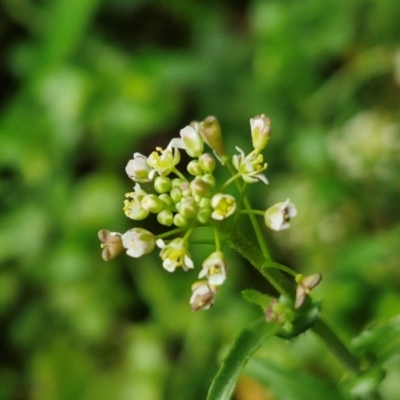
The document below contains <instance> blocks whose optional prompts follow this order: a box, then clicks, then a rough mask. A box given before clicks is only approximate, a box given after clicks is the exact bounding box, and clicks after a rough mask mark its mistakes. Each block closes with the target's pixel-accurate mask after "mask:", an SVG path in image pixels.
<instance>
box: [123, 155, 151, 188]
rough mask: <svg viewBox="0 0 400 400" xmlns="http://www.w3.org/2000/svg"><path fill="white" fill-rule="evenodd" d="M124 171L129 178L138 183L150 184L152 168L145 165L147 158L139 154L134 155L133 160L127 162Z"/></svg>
mask: <svg viewBox="0 0 400 400" xmlns="http://www.w3.org/2000/svg"><path fill="white" fill-rule="evenodd" d="M125 171H126V173H127V175H128V176H129V178H131V179H132V180H134V181H135V182H138V183H143V182H150V181H151V178H150V177H149V175H150V172H151V171H152V168H151V167H150V166H149V165H148V164H147V157H146V156H144V155H143V154H140V153H134V154H133V159H131V160H129V162H128V164H127V166H126V168H125Z"/></svg>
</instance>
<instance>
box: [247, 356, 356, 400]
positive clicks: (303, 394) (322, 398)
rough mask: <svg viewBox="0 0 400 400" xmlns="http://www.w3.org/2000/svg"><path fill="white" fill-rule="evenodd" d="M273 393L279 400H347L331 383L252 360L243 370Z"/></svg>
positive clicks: (265, 361)
mask: <svg viewBox="0 0 400 400" xmlns="http://www.w3.org/2000/svg"><path fill="white" fill-rule="evenodd" d="M244 372H245V373H246V374H248V375H249V376H250V377H252V378H254V379H256V380H257V381H259V382H260V383H262V384H263V385H264V386H266V387H268V388H269V389H271V390H272V392H274V394H275V395H276V396H277V398H279V400H293V399H296V400H326V399H327V398H329V399H335V400H348V399H349V397H347V396H346V395H345V394H344V392H343V391H342V390H341V389H340V387H338V386H337V385H334V384H333V383H330V382H328V381H324V380H322V379H320V378H317V377H315V376H313V375H311V374H308V373H306V372H304V371H299V370H294V369H292V368H290V369H289V368H284V367H280V366H277V365H276V364H275V363H273V362H271V361H269V360H264V359H259V358H253V359H251V360H250V361H249V363H248V364H247V365H246V368H245V370H244Z"/></svg>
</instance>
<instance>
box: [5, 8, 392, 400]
mask: <svg viewBox="0 0 400 400" xmlns="http://www.w3.org/2000/svg"><path fill="white" fill-rule="evenodd" d="M399 21H400V6H399V3H398V0H385V1H381V0H353V1H348V0H325V1H323V2H321V1H319V0H303V1H296V0H269V1H262V0H241V1H235V2H233V1H228V0H224V1H218V2H217V1H210V0H208V1H200V0H197V1H183V0H173V1H161V0H154V1H148V0H142V1H140V0H137V1H135V0H113V1H111V0H108V1H107V0H104V1H100V0H0V88H1V93H0V323H1V327H0V399H4V400H6V399H7V400H8V399H12V400H23V399H24V400H25V399H32V400H59V399H60V400H69V399H73V400H80V399H82V400H91V399H96V400H103V399H104V400H109V399H116V400H136V399H139V400H142V399H143V400H161V399H162V400H164V399H165V400H169V399H176V400H180V399H182V400H186V399H191V400H192V399H193V400H203V399H204V398H205V396H206V392H207V388H208V386H209V384H210V382H211V379H212V377H213V375H214V374H215V372H216V370H217V368H218V365H219V363H220V360H221V357H222V356H223V353H224V351H225V350H226V348H227V347H229V345H230V343H231V342H232V340H233V338H234V337H235V336H236V335H237V334H238V332H239V331H240V329H241V328H243V327H244V326H246V325H247V324H248V323H249V322H251V321H252V320H254V319H255V318H256V317H257V316H258V315H259V313H258V310H257V309H255V308H254V306H252V305H249V304H247V303H245V301H244V300H243V299H242V297H241V295H240V291H241V290H243V289H245V288H250V287H253V288H257V289H259V290H266V288H268V286H267V284H265V283H262V282H260V279H259V278H260V277H259V275H258V273H257V272H256V271H255V270H253V268H252V267H251V266H250V265H248V264H247V263H246V262H244V261H243V260H242V259H241V258H240V257H239V256H236V255H235V254H234V253H233V252H229V251H228V257H229V262H230V270H229V279H228V280H227V282H226V284H225V285H224V286H223V288H222V289H221V291H220V293H219V294H218V298H217V301H216V304H215V306H214V307H213V308H212V309H211V310H209V311H208V312H198V313H192V312H190V308H189V304H188V301H189V297H190V285H191V283H192V282H193V281H194V280H196V276H197V273H196V272H188V273H187V274H184V273H183V272H182V271H177V272H176V273H175V274H169V273H168V272H166V271H165V270H163V269H162V267H161V263H160V260H159V258H158V256H157V254H156V253H157V252H156V253H154V254H152V255H150V256H146V257H145V258H143V259H139V260H134V259H131V258H129V257H126V256H122V257H120V258H118V259H116V260H114V261H111V262H109V263H105V262H104V261H103V260H102V259H101V250H100V247H99V242H98V238H97V231H98V230H99V229H102V228H107V229H110V230H111V231H119V232H124V231H125V230H127V229H129V228H130V227H132V223H131V222H132V221H129V220H128V219H127V218H126V217H125V216H124V214H123V212H122V203H123V198H124V194H125V193H126V192H128V191H131V189H132V181H130V180H129V178H128V177H127V176H126V174H125V171H124V168H125V165H126V163H127V161H128V160H129V159H130V158H131V157H132V154H133V152H135V151H139V152H142V153H144V154H149V153H150V152H151V151H152V150H153V148H154V147H155V145H156V144H157V145H161V146H164V145H166V144H167V143H168V141H169V140H170V139H171V138H172V137H176V136H177V135H178V133H179V130H180V129H181V128H183V127H184V126H185V125H186V124H188V123H189V122H190V121H191V120H202V119H203V118H205V117H206V116H208V115H215V116H216V117H217V118H218V119H219V121H220V123H221V125H222V128H223V132H224V134H225V139H226V143H227V147H228V148H229V149H230V151H231V152H232V151H234V146H235V145H238V146H240V147H242V148H243V149H245V150H246V151H247V150H249V148H250V142H249V140H250V126H249V119H250V118H251V117H254V116H255V115H256V114H259V113H265V114H267V115H268V116H270V118H271V120H272V139H271V141H270V144H269V145H268V147H267V149H266V151H265V158H266V160H267V162H268V164H269V167H268V170H267V176H268V179H269V182H270V184H269V185H268V187H262V188H261V189H260V186H261V185H260V186H258V185H257V187H258V188H257V189H255V190H254V189H253V190H252V191H251V196H252V197H253V199H252V201H253V204H254V205H255V206H256V207H258V208H260V209H265V208H266V207H267V206H269V205H272V204H273V203H274V202H277V201H283V200H285V199H286V198H288V197H290V199H291V201H293V202H294V203H295V204H296V206H297V208H298V211H299V215H298V217H297V218H296V219H294V220H293V223H292V227H291V229H290V230H289V231H284V232H278V233H274V234H270V233H268V232H266V235H267V236H268V240H269V242H268V243H269V245H270V246H271V249H272V253H273V254H274V258H275V259H276V260H277V261H279V262H281V263H284V264H286V265H289V266H291V267H292V268H295V269H297V270H299V271H301V272H302V273H305V274H307V273H314V272H321V273H322V274H323V276H324V279H323V281H322V283H321V284H320V286H319V287H318V288H316V289H315V296H314V297H315V298H316V299H320V300H322V301H323V311H324V314H326V316H327V318H328V319H329V320H330V321H332V322H333V323H334V325H335V327H336V329H337V330H338V331H339V332H340V334H341V335H342V336H343V337H344V338H345V339H348V340H349V339H350V338H352V337H354V336H356V335H357V334H358V333H359V332H360V331H361V330H362V329H363V328H364V327H365V326H366V325H368V324H369V323H371V322H374V321H379V320H382V319H387V318H390V317H391V316H394V315H396V314H398V313H400V268H399V266H400V262H399V261H400V198H399V192H400V174H399V172H400V157H399V151H400V108H399V105H400V24H399ZM260 190H261V192H260ZM255 194H257V196H255ZM209 251H210V249H209V248H206V249H204V248H201V247H199V248H196V249H194V250H193V254H194V259H195V261H196V263H197V264H198V265H199V264H200V263H201V262H202V260H203V259H204V258H205V256H206V255H207V254H208V253H209ZM263 352H264V353H265V356H266V357H268V358H269V359H270V360H271V362H274V363H276V365H280V366H283V367H291V368H299V369H303V370H308V371H311V372H312V373H314V374H316V375H317V376H320V377H323V378H324V379H327V380H330V381H332V382H337V381H338V380H339V379H340V377H341V375H342V373H343V370H342V369H341V366H340V365H339V364H338V362H337V361H336V360H335V359H333V357H332V356H331V355H330V354H329V353H328V351H327V350H326V349H324V348H323V347H322V346H321V344H320V343H319V342H318V341H317V340H316V339H315V338H314V336H313V335H312V333H306V334H304V335H302V336H301V337H300V338H299V339H297V340H294V341H293V342H291V343H285V342H284V341H282V340H280V339H276V340H275V339H274V340H272V341H271V342H270V343H269V344H268V345H267V346H266V347H265V349H263ZM388 368H389V372H388V374H387V377H386V378H385V380H384V381H383V384H382V388H381V394H382V396H383V397H384V398H387V399H394V398H396V393H397V394H398V393H399V392H400V363H399V362H392V363H391V364H390V365H388ZM256 389H257V388H256ZM256 389H254V382H252V381H248V380H246V378H244V379H243V380H241V381H240V383H239V389H238V392H237V394H236V399H237V400H249V399H253V400H258V399H274V398H275V399H278V398H279V397H278V396H276V397H274V394H273V392H269V394H266V393H265V392H264V393H263V392H261V393H262V394H260V395H258V394H256V391H254V392H253V390H256ZM275 394H276V393H275ZM257 396H258V397H257Z"/></svg>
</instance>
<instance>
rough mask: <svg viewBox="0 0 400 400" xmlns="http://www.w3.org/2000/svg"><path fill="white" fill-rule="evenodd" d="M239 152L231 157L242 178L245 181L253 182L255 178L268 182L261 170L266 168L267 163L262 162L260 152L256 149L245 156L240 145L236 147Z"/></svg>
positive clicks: (255, 180)
mask: <svg viewBox="0 0 400 400" xmlns="http://www.w3.org/2000/svg"><path fill="white" fill-rule="evenodd" d="M236 150H237V151H238V152H239V154H235V155H234V156H233V157H232V164H233V166H234V167H235V168H236V169H237V171H238V172H239V173H240V174H241V176H242V178H243V180H244V181H245V182H247V183H255V182H257V180H259V181H262V182H264V183H265V184H268V180H267V178H266V177H265V175H264V174H262V172H263V171H265V170H266V169H267V163H264V159H263V156H262V154H258V152H257V151H256V150H254V151H252V152H251V153H250V154H248V155H247V156H245V154H244V152H243V150H242V149H241V148H240V147H236Z"/></svg>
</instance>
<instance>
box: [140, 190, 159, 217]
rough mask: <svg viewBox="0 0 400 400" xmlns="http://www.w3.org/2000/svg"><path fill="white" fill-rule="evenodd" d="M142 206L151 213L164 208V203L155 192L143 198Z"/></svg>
mask: <svg viewBox="0 0 400 400" xmlns="http://www.w3.org/2000/svg"><path fill="white" fill-rule="evenodd" d="M142 207H143V208H144V209H145V210H147V211H149V212H151V213H155V214H157V213H159V212H160V211H161V210H162V209H163V207H164V203H163V202H162V200H160V199H159V198H158V197H157V196H156V195H155V194H147V195H146V196H144V197H143V199H142Z"/></svg>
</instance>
